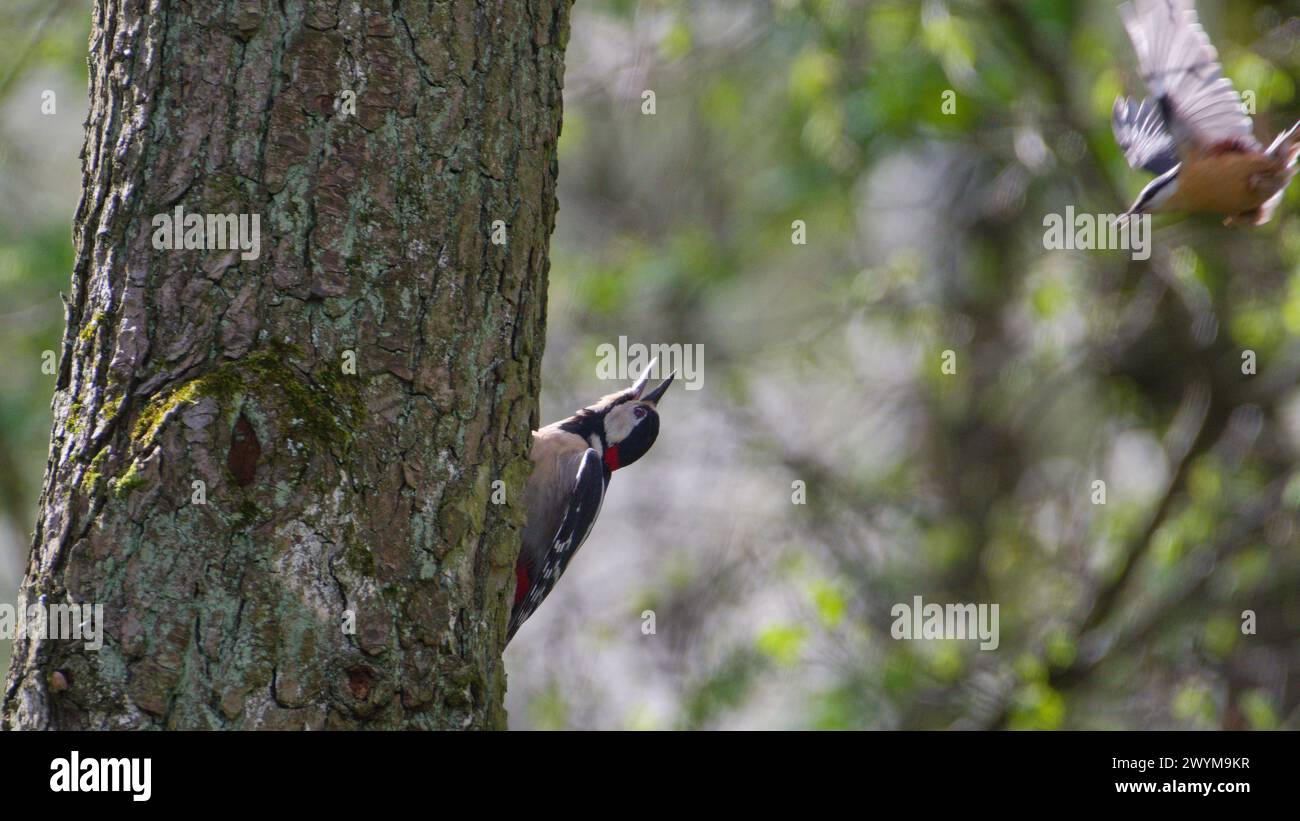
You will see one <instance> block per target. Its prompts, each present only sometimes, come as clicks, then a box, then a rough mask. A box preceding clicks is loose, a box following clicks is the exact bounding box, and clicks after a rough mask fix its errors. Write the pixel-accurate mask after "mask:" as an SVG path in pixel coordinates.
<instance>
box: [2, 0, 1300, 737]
mask: <svg viewBox="0 0 1300 821" xmlns="http://www.w3.org/2000/svg"><path fill="white" fill-rule="evenodd" d="M1198 5H1199V7H1200V10H1201V14H1202V18H1203V21H1204V23H1205V25H1206V28H1207V30H1208V31H1209V33H1210V35H1211V37H1212V38H1213V39H1214V41H1215V42H1216V44H1217V46H1218V47H1219V51H1220V54H1221V56H1222V58H1223V59H1224V63H1225V66H1226V69H1227V71H1228V73H1229V75H1230V76H1232V77H1233V78H1234V80H1235V81H1236V83H1237V87H1238V88H1239V89H1240V90H1243V91H1249V92H1251V93H1252V95H1253V100H1254V104H1255V105H1256V107H1257V109H1258V117H1257V123H1258V125H1259V129H1260V131H1261V133H1262V134H1264V135H1265V136H1271V135H1272V134H1273V133H1275V132H1276V131H1278V130H1280V129H1281V128H1283V127H1285V126H1287V125H1289V124H1290V123H1291V122H1293V121H1294V120H1295V119H1296V118H1297V117H1300V101H1298V100H1297V99H1296V83H1295V78H1296V77H1297V76H1300V75H1298V74H1297V69H1298V68H1300V50H1298V49H1296V47H1295V41H1296V36H1295V33H1296V31H1297V30H1298V29H1297V26H1296V18H1297V15H1298V14H1300V4H1298V3H1296V2H1277V3H1273V2H1257V1H1256V0H1232V2H1226V1H1225V0H1200V2H1199V3H1198ZM86 6H87V4H86V3H84V2H76V3H66V4H59V3H36V2H27V1H26V0H20V1H19V2H18V3H11V4H8V5H7V6H6V7H4V8H3V9H0V84H2V85H0V89H3V90H2V91H0V202H5V203H7V205H6V206H5V207H3V208H0V344H3V345H4V350H5V352H6V356H4V357H0V519H3V522H2V524H0V534H3V535H2V536H0V587H2V588H3V589H4V591H6V592H3V593H0V600H8V599H10V598H11V593H10V592H7V591H11V590H12V589H13V587H14V586H15V585H16V584H17V576H18V574H19V573H21V569H22V565H23V561H24V555H25V550H26V538H27V534H28V533H29V532H30V529H31V525H32V519H33V516H34V512H35V500H36V495H37V493H38V490H39V486H40V479H41V473H42V469H43V465H44V460H45V456H46V444H47V438H48V430H49V415H48V414H49V411H48V407H49V399H50V390H51V387H52V379H51V377H50V376H48V375H46V374H42V373H41V371H40V359H41V354H42V352H43V351H45V350H50V349H57V346H58V342H59V338H60V335H61V321H62V313H61V307H60V304H59V299H58V292H59V291H61V290H65V289H66V288H67V282H68V277H69V271H70V266H71V243H70V240H71V230H70V226H71V217H72V213H73V209H74V208H75V204H76V196H77V190H76V187H77V185H78V184H79V181H80V175H79V165H78V159H77V151H78V149H79V147H80V142H81V135H80V129H81V123H82V121H83V118H84V103H85V100H84V96H85V95H84V89H85V87H86V78H85V44H86V36H87V29H88V13H87V8H86ZM574 15H575V16H574V27H573V34H572V39H571V43H570V47H569V56H568V61H567V62H568V71H567V77H566V97H565V114H564V129H563V135H562V138H561V143H560V163H559V164H560V203H561V211H560V216H559V224H558V227H557V232H556V236H555V238H554V241H553V246H552V273H551V295H550V310H549V316H548V323H549V332H548V340H547V356H546V361H545V365H544V367H545V372H544V380H543V382H544V385H545V386H546V387H545V391H544V394H543V416H544V417H545V419H546V421H550V420H551V419H554V418H557V417H558V416H561V415H564V414H567V413H569V412H571V411H572V410H573V408H574V407H576V405H577V404H579V403H581V402H586V401H589V400H590V398H591V397H592V396H594V395H597V394H599V393H601V392H604V391H606V390H608V386H605V385H600V384H598V383H597V382H596V380H595V379H594V377H593V366H594V362H595V353H594V352H595V347H596V345H597V344H599V343H602V342H609V341H613V340H615V339H617V337H618V336H620V335H626V336H628V337H629V338H630V339H632V340H633V341H643V342H668V343H684V344H697V343H698V344H702V345H703V346H704V350H705V352H706V357H705V362H704V372H703V373H704V383H703V384H704V388H703V390H699V391H687V390H685V389H682V390H678V389H677V388H674V390H673V393H672V395H670V396H669V397H668V398H667V400H666V404H665V406H664V423H663V431H662V433H661V436H660V440H659V443H658V444H657V445H656V448H655V451H654V453H652V454H651V455H650V456H649V457H647V458H646V459H643V460H641V462H640V463H638V464H637V465H636V467H635V468H634V469H632V470H629V471H628V472H627V473H628V475H627V476H626V478H624V475H623V474H622V473H620V474H619V477H618V480H617V481H615V482H614V483H613V485H612V486H611V491H610V495H609V498H608V500H607V502H606V507H605V511H604V513H603V514H602V518H601V521H600V523H599V524H598V526H597V528H596V530H595V532H594V533H593V535H592V538H591V540H590V541H589V542H588V544H587V546H586V547H585V548H584V550H583V553H582V554H581V558H579V559H577V560H575V562H574V563H573V565H572V566H571V567H570V569H569V571H568V572H567V573H566V577H565V581H564V582H563V583H561V584H560V585H559V586H558V587H557V590H556V592H555V593H554V594H553V595H552V596H551V597H550V599H548V602H547V606H546V607H545V608H543V609H542V610H541V611H540V612H539V614H538V615H537V616H536V617H535V618H534V619H533V620H532V621H531V622H530V624H529V625H528V626H527V627H526V628H525V631H524V632H522V633H521V634H520V637H519V640H517V641H516V642H515V643H514V644H512V646H511V650H510V652H509V654H508V655H507V661H508V663H509V665H510V674H511V679H510V695H509V706H510V708H511V714H512V721H513V723H514V724H515V725H516V726H520V727H538V728H565V727H629V728H637V729H655V728H710V727H815V728H819V729H857V728H899V727H904V728H947V727H1007V728H1019V729H1057V728H1104V729H1111V728H1122V727H1156V728H1176V727H1227V728H1237V727H1242V728H1254V729H1273V728H1279V727H1289V728H1292V729H1294V728H1296V727H1297V722H1298V721H1300V717H1298V711H1300V603H1298V601H1297V595H1296V591H1297V590H1300V549H1298V546H1297V535H1296V515H1297V511H1300V472H1297V470H1296V464H1295V455H1296V453H1298V452H1300V392H1298V391H1297V390H1296V384H1297V380H1298V379H1300V232H1298V231H1297V230H1296V228H1297V220H1298V219H1300V193H1297V191H1296V190H1292V191H1291V192H1290V193H1289V194H1288V197H1287V202H1286V203H1285V204H1284V206H1283V207H1282V209H1281V210H1280V211H1279V213H1278V216H1277V218H1276V219H1275V220H1274V222H1273V223H1272V224H1270V225H1268V226H1266V227H1264V228H1262V229H1256V230H1242V229H1225V228H1223V227H1222V226H1220V225H1218V224H1217V223H1216V222H1214V221H1213V220H1208V219H1186V220H1177V219H1169V218H1162V219H1160V220H1158V221H1157V223H1156V226H1157V228H1156V232H1155V238H1154V246H1155V253H1154V255H1153V257H1152V259H1151V260H1150V261H1149V262H1136V261H1133V260H1131V259H1130V258H1129V256H1128V255H1126V254H1124V253H1122V252H1066V251H1049V250H1046V249H1045V248H1044V244H1043V240H1042V237H1043V218H1044V216H1045V215H1046V214H1049V213H1062V212H1063V211H1064V209H1065V208H1066V207H1074V208H1075V209H1076V210H1077V211H1080V212H1089V213H1115V212H1118V211H1121V210H1123V208H1124V207H1126V206H1127V205H1128V203H1129V202H1130V201H1131V199H1132V198H1133V197H1134V196H1135V195H1136V194H1137V192H1138V191H1139V190H1140V188H1141V186H1142V185H1143V184H1144V183H1145V179H1144V178H1143V176H1142V175H1141V174H1140V173H1138V172H1135V171H1133V170H1131V169H1129V168H1128V167H1127V166H1126V165H1125V164H1124V161H1123V158H1122V156H1121V155H1120V152H1119V150H1118V149H1117V147H1116V146H1115V145H1114V142H1113V139H1112V138H1111V135H1110V129H1109V120H1110V110H1111V106H1112V104H1113V102H1114V98H1115V96H1116V95H1117V94H1121V93H1128V94H1132V93H1140V92H1141V91H1142V89H1141V88H1140V87H1139V84H1138V80H1137V77H1136V74H1135V72H1134V70H1133V60H1132V54H1131V48H1130V47H1129V45H1128V42H1127V39H1126V38H1125V36H1124V33H1123V31H1122V27H1121V25H1120V22H1119V18H1118V15H1117V14H1116V12H1115V10H1114V8H1113V5H1112V4H1111V3H1107V2H1101V3H1097V2H1069V0H1023V2H1021V1H1018V0H987V1H985V0H978V1H977V0H967V1H963V0H947V1H946V2H945V0H923V1H921V2H918V1H917V0H872V1H871V2H867V0H775V1H774V2H747V1H746V2H742V0H712V1H709V2H685V0H680V1H670V0H642V1H641V2H637V1H636V0H595V1H594V2H583V3H579V4H577V5H576V6H575V11H574ZM45 89H55V90H56V91H57V92H58V100H59V108H58V113H57V114H56V115H54V116H46V115H43V114H41V113H40V94H41V92H42V91H43V90H45ZM648 90H649V91H653V92H654V93H655V113H654V114H646V113H643V105H644V97H643V92H645V91H648ZM363 102H364V101H363ZM945 103H949V104H950V105H945ZM796 221H801V222H802V224H803V225H804V226H805V229H806V235H807V242H806V244H802V245H800V244H794V243H793V242H792V234H793V232H794V231H795V222H796ZM1245 349H1250V350H1252V351H1253V352H1254V354H1255V356H1256V358H1257V361H1258V373H1257V374H1255V375H1253V376H1247V375H1244V374H1242V373H1241V367H1240V366H1241V354H1242V352H1243V351H1244V350H1245ZM944 351H953V352H954V354H955V357H956V363H957V371H956V373H955V374H945V373H943V372H941V370H940V367H939V365H940V357H941V355H942V353H943V352H944ZM796 480H797V481H802V482H804V483H805V484H806V489H807V503H806V504H794V503H792V496H791V483H792V482H794V481H796ZM1098 480H1102V481H1105V483H1106V499H1105V503H1104V504H1098V503H1095V502H1094V494H1095V489H1094V484H1093V483H1094V482H1095V481H1098ZM917 595H920V596H923V597H924V598H925V599H926V601H936V602H980V603H997V604H998V605H999V606H1000V612H1001V623H1000V628H1001V641H1000V646H999V648H998V649H997V650H995V651H981V650H979V649H978V642H970V641H956V640H945V641H897V640H894V639H893V638H892V637H891V635H890V625H891V621H892V619H891V616H890V608H891V606H892V605H893V604H894V603H897V602H909V601H911V599H912V597H913V596H917ZM1246 610H1249V611H1252V612H1253V613H1254V614H1255V619H1256V632H1255V633H1253V634H1245V633H1243V632H1242V613H1243V611H1246ZM647 611H653V613H654V618H653V624H654V629H653V630H652V631H651V630H650V629H649V627H648V624H649V622H648V621H647V619H646V617H645V616H644V614H645V613H646V612H647ZM4 652H7V651H6V650H5V649H3V645H0V663H2V662H3V653H4Z"/></svg>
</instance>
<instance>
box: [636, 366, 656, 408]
mask: <svg viewBox="0 0 1300 821" xmlns="http://www.w3.org/2000/svg"><path fill="white" fill-rule="evenodd" d="M658 362H659V357H655V358H654V359H651V360H650V364H649V365H646V366H645V370H643V371H641V375H640V376H638V377H637V379H636V382H634V383H633V384H632V396H633V397H634V398H636V399H640V398H641V392H642V391H644V390H645V386H646V383H647V382H649V381H650V372H651V371H653V370H654V369H655V364H656V363H658Z"/></svg>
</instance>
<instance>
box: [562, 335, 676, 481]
mask: <svg viewBox="0 0 1300 821" xmlns="http://www.w3.org/2000/svg"><path fill="white" fill-rule="evenodd" d="M654 366H655V362H654V361H651V363H650V364H649V365H647V366H646V369H645V370H644V371H643V372H642V373H641V377H640V378H639V379H637V380H636V382H635V384H633V385H632V387H630V388H628V389H626V390H622V391H619V392H618V393H611V394H610V395H608V396H605V397H603V398H601V400H600V401H599V402H597V403H596V404H594V405H589V406H587V407H585V408H583V409H582V410H581V411H579V412H578V415H577V416H576V417H574V419H575V420H576V421H578V423H579V425H580V426H581V427H582V428H584V429H585V430H583V431H582V433H583V434H585V435H587V436H596V437H598V438H599V439H600V443H601V446H602V448H603V451H602V453H603V455H604V461H605V467H606V468H608V469H609V470H611V471H613V470H618V469H619V468H624V467H627V466H628V465H630V464H632V463H633V462H635V461H636V460H637V459H640V458H641V457H642V456H644V455H645V453H646V451H648V450H650V446H651V445H653V444H654V443H655V439H656V438H657V437H658V436H659V411H658V408H659V400H660V399H661V398H662V397H663V395H664V392H665V391H667V390H668V386H669V385H671V384H672V382H673V378H674V377H676V375H677V374H675V373H674V374H672V375H671V376H669V377H668V378H667V379H665V380H664V381H662V382H660V383H659V385H658V386H657V387H655V388H654V390H651V391H649V392H647V391H646V385H647V383H649V381H650V372H651V371H652V370H654ZM575 432H576V431H575Z"/></svg>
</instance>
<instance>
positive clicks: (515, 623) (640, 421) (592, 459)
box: [506, 361, 676, 642]
mask: <svg viewBox="0 0 1300 821" xmlns="http://www.w3.org/2000/svg"><path fill="white" fill-rule="evenodd" d="M654 366H655V363H654V361H652V362H651V363H650V364H649V365H648V366H646V369H645V371H644V372H643V373H642V374H641V376H640V378H639V379H637V380H636V383H635V384H633V385H632V387H630V388H628V389H626V390H623V391H619V392H618V393H612V394H610V395H609V396H606V397H604V398H602V399H601V400H600V401H599V402H597V403H596V404H594V405H589V406H587V407H585V408H583V409H582V410H580V411H578V412H577V413H575V414H574V415H573V416H570V417H569V418H568V419H563V420H561V421H559V422H554V423H552V424H550V425H547V426H546V427H544V428H542V429H541V430H536V431H533V447H532V450H531V451H530V452H529V458H530V459H531V460H532V463H533V469H532V473H531V474H529V477H528V483H527V485H525V487H524V507H525V508H526V509H527V512H528V521H527V522H526V523H525V525H524V538H523V549H522V550H521V551H520V553H519V561H518V563H517V564H516V565H515V605H514V609H513V610H511V611H510V628H509V633H508V634H507V636H506V641H507V642H508V641H510V639H511V638H513V637H514V635H515V631H516V630H518V629H519V627H520V625H522V624H523V623H524V622H525V621H527V620H528V617H529V616H531V615H532V614H533V611H535V610H536V609H537V608H538V606H539V605H541V603H542V600H543V599H545V598H546V596H547V594H549V593H550V592H551V588H552V587H554V586H555V583H556V582H557V581H559V578H560V575H561V574H562V573H564V569H565V568H566V567H567V566H568V564H569V560H570V559H572V558H573V555H574V554H575V553H577V552H578V548H579V547H582V543H583V541H584V540H585V539H586V538H587V534H588V533H590V532H591V527H592V525H594V524H595V523H596V515H597V514H599V513H600V503H601V502H602V501H603V500H604V498H605V489H606V488H607V487H608V486H609V477H610V474H612V473H613V472H614V471H616V470H618V469H619V468H625V467H627V466H628V465H630V464H632V463H633V462H635V461H636V460H637V459H640V458H641V457H642V456H644V455H645V453H646V451H648V450H650V446H651V445H653V444H654V443H655V439H656V438H657V437H658V436H659V413H658V411H657V409H658V405H659V400H660V399H661V398H662V397H663V395H664V391H666V390H668V386H669V385H671V384H672V381H673V376H676V374H673V376H669V377H668V378H667V379H665V380H664V381H663V382H661V383H659V386H658V387H656V388H655V389H654V390H652V391H650V392H649V393H645V387H646V383H647V382H649V381H650V371H651V370H653V369H654Z"/></svg>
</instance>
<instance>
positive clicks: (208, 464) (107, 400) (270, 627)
mask: <svg viewBox="0 0 1300 821" xmlns="http://www.w3.org/2000/svg"><path fill="white" fill-rule="evenodd" d="M569 4H570V0H431V2H428V3H411V2H404V1H402V0H399V2H392V0H361V1H360V2H358V3H341V4H340V3H336V2H332V1H331V2H314V1H313V0H308V2H295V1H294V0H287V1H286V0H282V1H281V2H278V3H277V2H271V1H270V0H225V2H215V3H182V2H175V1H174V0H152V2H136V1H133V0H99V1H98V2H97V4H96V8H95V11H94V15H95V19H94V25H93V29H92V33H91V57H90V74H91V81H90V98H91V111H90V116H89V119H88V122H87V127H86V143H85V149H84V154H83V158H82V159H83V169H84V179H83V195H82V201H81V203H80V205H79V207H78V209H77V214H76V224H75V237H74V240H75V248H76V263H75V268H74V270H73V275H72V287H71V294H70V296H69V297H68V298H67V300H66V302H67V327H66V331H65V335H64V338H63V343H62V351H61V361H60V363H59V371H58V376H57V386H56V392H55V395H54V428H53V433H52V439H51V446H50V457H49V462H48V466H47V471H46V478H45V485H44V490H43V493H42V497H41V501H40V511H39V517H38V523H37V527H36V532H35V536H34V540H33V546H32V553H31V558H30V562H29V566H28V571H27V575H26V578H25V580H24V583H23V587H22V591H21V593H20V599H19V609H20V610H26V609H27V608H28V607H30V606H31V605H33V604H45V605H52V604H59V603H79V604H85V605H87V606H89V605H92V604H102V605H103V606H104V619H105V625H106V626H105V630H104V644H103V647H102V648H101V649H99V650H98V651H95V650H91V649H87V648H86V646H85V645H86V642H84V641H69V640H60V639H57V638H54V639H49V638H43V637H34V638H33V637H30V636H26V637H23V636H20V637H19V638H18V639H17V640H16V642H15V646H14V657H13V661H12V664H11V667H10V670H9V672H8V675H7V678H6V681H5V689H4V693H3V709H2V713H0V718H2V721H0V726H4V727H9V728H66V729H78V728H87V729H97V728H357V727H368V728H413V727H429V728H461V727H501V726H503V725H504V722H505V710H504V706H503V695H504V690H505V676H504V672H503V669H502V664H501V650H502V646H503V643H504V639H505V625H506V617H507V614H508V612H509V598H510V594H511V591H512V589H513V573H512V567H513V563H514V559H515V555H516V553H517V550H518V536H519V530H520V528H521V526H522V508H521V507H520V506H519V504H518V503H519V499H520V495H521V493H522V488H523V482H524V479H525V478H526V476H527V469H528V468H527V449H528V444H529V439H530V437H529V431H530V430H531V429H532V428H533V427H536V425H537V401H536V397H537V394H538V390H539V366H540V362H541V355H542V347H543V337H544V331H545V310H546V286H547V268H548V261H547V247H548V243H549V237H550V234H551V230H552V228H553V226H554V220H555V211H556V201H555V177H556V141H557V139H558V135H559V130H560V111H561V105H560V102H561V86H562V81H563V58H564V47H565V44H566V42H567V39H568V26H569ZM349 92H352V93H353V94H355V97H354V98H352V97H350V95H349ZM353 107H354V109H355V110H353ZM177 206H181V207H183V209H184V213H186V214H189V213H196V214H200V215H206V214H227V213H236V214H245V215H253V214H256V215H259V218H260V226H261V243H260V245H261V248H260V251H261V253H260V256H259V257H258V258H257V259H244V258H242V255H241V253H240V252H239V251H238V250H229V251H227V250H219V249H218V250H165V249H158V248H155V241H154V240H155V239H156V237H155V236H154V235H155V231H156V225H155V223H154V222H153V219H154V217H155V215H158V214H172V213H174V209H175V208H176V207H177ZM497 220H500V221H501V223H502V224H503V226H504V227H503V228H502V227H500V226H498V230H497V231H496V232H495V234H496V236H495V239H497V240H498V241H500V240H501V239H503V238H504V240H505V242H504V244H497V243H494V241H493V240H494V230H493V229H494V223H495V222H496V221H497ZM209 241H211V237H209ZM353 363H354V365H355V367H353ZM498 479H500V480H502V481H503V482H504V486H503V487H504V489H505V498H506V502H505V504H502V505H500V506H498V505H494V504H493V499H492V496H493V493H492V491H493V489H494V488H495V487H498V486H495V485H494V481H495V480H498ZM199 483H201V484H199ZM353 619H354V622H353Z"/></svg>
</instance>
